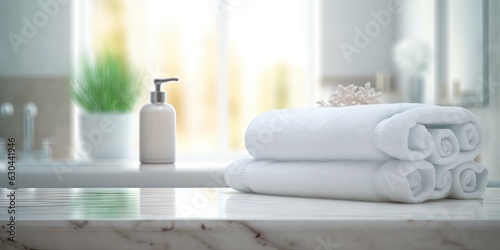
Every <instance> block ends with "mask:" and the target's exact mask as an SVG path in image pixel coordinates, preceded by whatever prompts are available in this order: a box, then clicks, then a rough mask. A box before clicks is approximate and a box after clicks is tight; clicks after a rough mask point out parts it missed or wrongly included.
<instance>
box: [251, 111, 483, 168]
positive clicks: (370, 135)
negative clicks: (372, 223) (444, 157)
mask: <svg viewBox="0 0 500 250" xmlns="http://www.w3.org/2000/svg"><path fill="white" fill-rule="evenodd" d="M465 123H470V124H472V127H473V129H475V130H476V131H477V139H478V142H479V145H481V144H482V143H483V141H484V131H483V127H482V125H481V123H480V122H479V121H478V120H477V117H476V116H475V115H474V114H472V113H471V112H470V111H469V110H467V109H464V108H460V107H440V106H434V105H424V104H414V103H412V104H410V103H399V104H374V105H361V106H350V107H342V108H332V107H328V108H324V107H321V108H300V109H283V110H271V111H267V112H264V113H262V114H260V115H258V116H257V117H255V118H254V119H253V120H252V122H251V123H250V125H249V126H248V128H247V130H246V134H245V145H246V148H247V150H248V152H249V153H250V154H251V155H252V156H253V157H255V158H256V159H259V160H276V161H310V160H312V161H332V160H368V161H387V160H390V159H393V158H396V159H400V160H411V161H416V160H423V159H426V158H427V157H429V156H430V155H431V154H432V153H433V152H434V151H435V150H436V148H435V145H436V144H435V142H434V140H433V136H432V135H431V133H430V132H429V130H428V129H429V128H431V129H433V128H437V127H439V128H450V126H454V125H462V124H465ZM457 128H458V127H457ZM452 130H453V129H452ZM478 148H480V146H478ZM476 153H477V152H476ZM470 156H471V155H467V156H466V157H462V158H461V159H463V160H465V159H466V158H470ZM469 160H471V159H469Z"/></svg>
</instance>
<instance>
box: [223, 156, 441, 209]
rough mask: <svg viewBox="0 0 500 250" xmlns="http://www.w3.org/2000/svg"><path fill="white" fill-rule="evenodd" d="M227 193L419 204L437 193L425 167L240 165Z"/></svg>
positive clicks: (228, 176)
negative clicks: (238, 192) (230, 189)
mask: <svg viewBox="0 0 500 250" xmlns="http://www.w3.org/2000/svg"><path fill="white" fill-rule="evenodd" d="M224 177H225V180H226V183H227V184H228V185H229V187H231V188H234V189H236V190H239V191H242V192H254V193H260V194H271V195H286V196H301V197H316V198H332V199H349V200H366V201H396V202H406V203H418V202H422V201H425V200H427V199H428V198H429V195H430V194H431V193H432V192H433V190H434V187H435V181H436V178H435V175H434V167H433V166H432V164H430V163H429V162H427V161H413V162H408V161H399V160H390V161H387V162H372V161H357V162H355V161H329V162H317V161H311V162H307V161H302V162H301V161H296V162H276V161H268V160H255V159H242V160H237V161H234V162H232V163H231V164H229V166H228V167H227V168H226V171H225V175H224Z"/></svg>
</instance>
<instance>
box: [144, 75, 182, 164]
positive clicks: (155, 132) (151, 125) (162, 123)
mask: <svg viewBox="0 0 500 250" xmlns="http://www.w3.org/2000/svg"><path fill="white" fill-rule="evenodd" d="M170 81H179V79H178V78H167V79H155V80H154V84H155V91H152V92H151V103H149V104H146V105H144V107H142V109H141V113H140V123H139V129H140V133H139V143H140V145H139V158H140V161H141V163H174V162H175V109H174V107H173V106H172V105H170V104H168V103H165V101H166V99H167V98H166V94H165V92H163V91H161V89H160V88H161V84H162V83H165V82H170Z"/></svg>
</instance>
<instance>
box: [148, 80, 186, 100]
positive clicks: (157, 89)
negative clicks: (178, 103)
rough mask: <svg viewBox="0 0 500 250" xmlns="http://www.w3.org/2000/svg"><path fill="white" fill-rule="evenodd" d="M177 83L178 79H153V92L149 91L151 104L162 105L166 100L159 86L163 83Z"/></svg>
mask: <svg viewBox="0 0 500 250" xmlns="http://www.w3.org/2000/svg"><path fill="white" fill-rule="evenodd" d="M171 81H179V78H165V79H155V80H154V84H155V91H151V103H158V102H160V103H164V102H165V100H166V97H165V92H163V91H161V88H160V87H161V84H162V83H164V82H171Z"/></svg>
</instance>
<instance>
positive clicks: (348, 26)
mask: <svg viewBox="0 0 500 250" xmlns="http://www.w3.org/2000/svg"><path fill="white" fill-rule="evenodd" d="M390 2H392V1H391V0H370V1H366V0H347V1H346V0H323V2H322V13H321V15H322V20H321V23H322V31H323V33H322V41H321V43H322V54H321V57H322V62H321V65H322V74H323V75H326V76H331V75H342V76H359V75H373V76H374V75H375V74H376V72H377V71H385V72H391V71H392V68H393V66H392V58H391V55H392V47H393V39H394V35H395V27H397V24H396V22H397V18H396V16H397V15H398V14H393V13H391V20H390V21H389V22H388V23H387V24H386V23H382V24H381V23H380V22H378V23H379V27H380V31H379V32H375V31H376V29H373V31H374V32H373V33H372V34H375V35H374V36H372V37H370V36H368V38H369V40H370V41H369V42H367V43H366V46H365V44H363V43H358V45H359V44H361V45H363V46H357V45H356V43H355V39H356V38H357V37H358V36H362V35H359V32H358V33H357V32H356V28H359V29H360V30H361V31H362V32H363V33H365V34H366V30H365V28H366V27H367V25H368V26H370V25H371V24H370V22H374V21H375V22H377V20H376V18H375V17H374V16H373V15H372V14H371V11H374V12H375V13H379V12H380V11H381V10H388V7H387V5H388V4H389V3H390ZM383 24H386V26H384V25H383ZM357 34H358V35H357ZM366 35H368V34H366ZM342 44H343V45H346V46H348V45H352V46H354V47H355V48H356V49H357V50H356V52H354V53H352V54H350V53H343V51H342V48H341V46H342ZM344 48H346V47H345V46H344ZM349 54H350V56H349ZM346 55H348V56H346Z"/></svg>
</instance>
